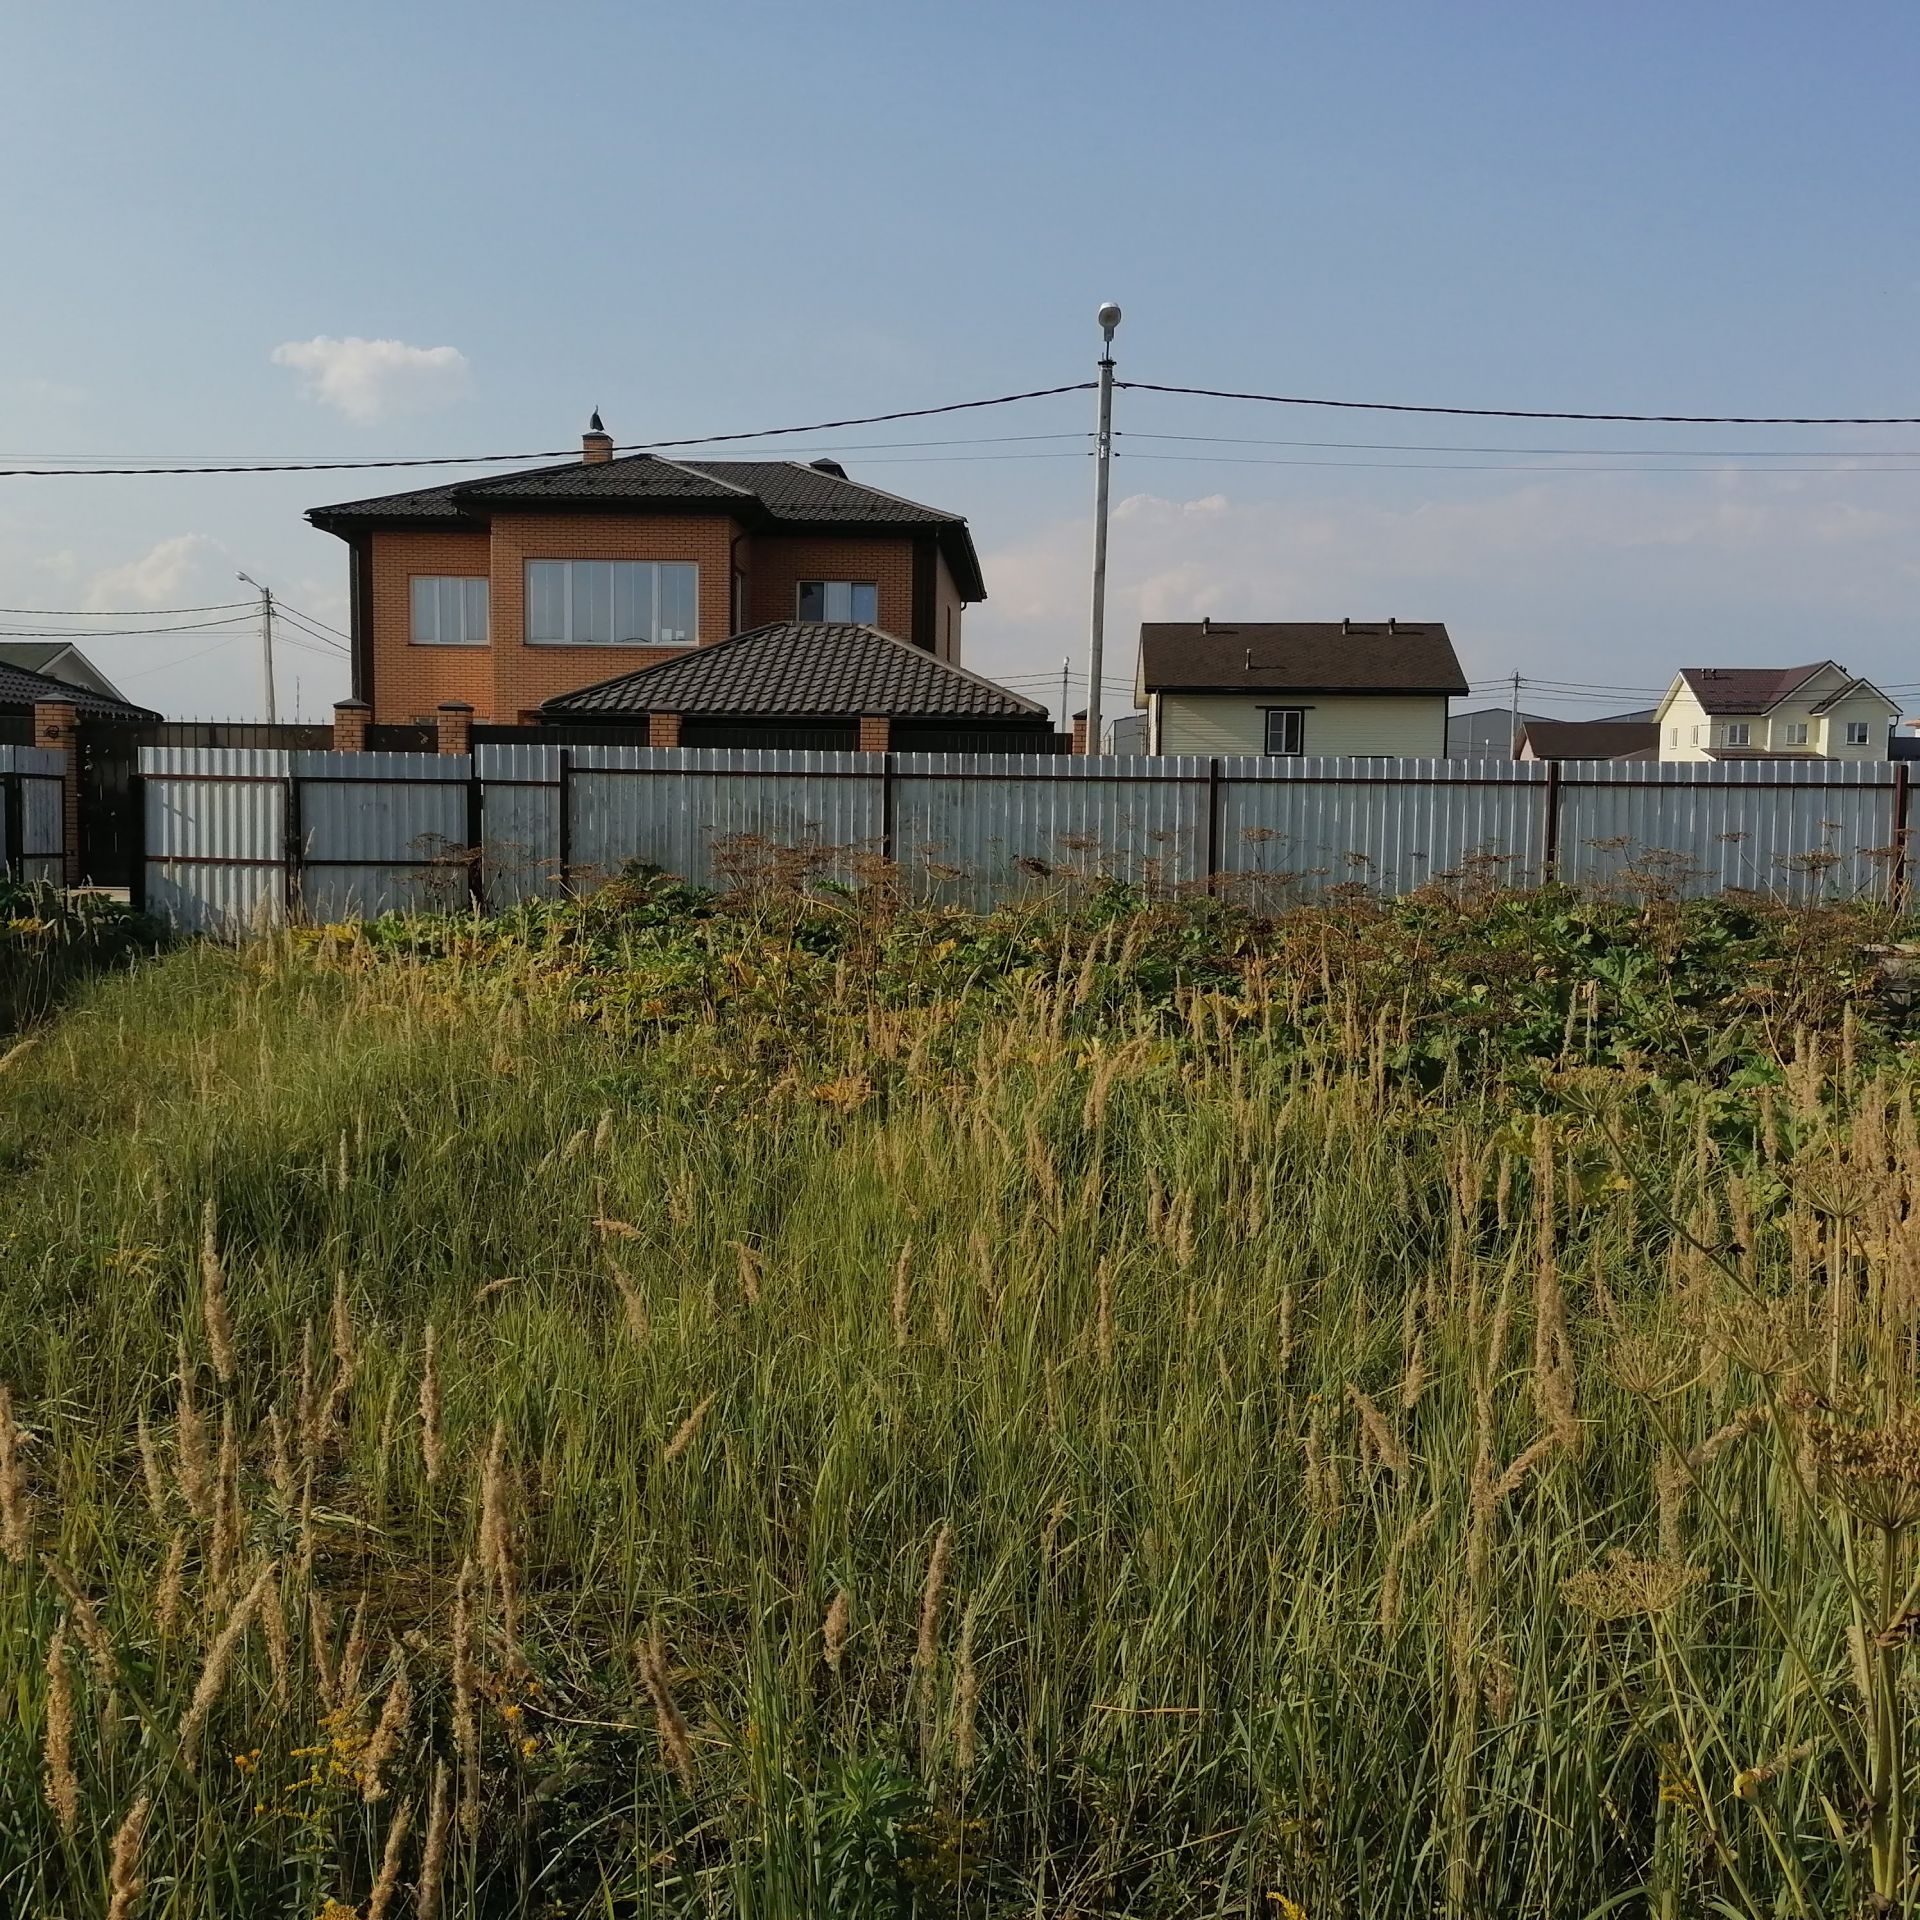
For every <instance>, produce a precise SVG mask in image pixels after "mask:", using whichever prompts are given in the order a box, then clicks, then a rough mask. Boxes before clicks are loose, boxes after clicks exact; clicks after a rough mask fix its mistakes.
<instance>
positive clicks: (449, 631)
mask: <svg viewBox="0 0 1920 1920" xmlns="http://www.w3.org/2000/svg"><path fill="white" fill-rule="evenodd" d="M413 644H414V645H415V646H416V647H484V646H485V645H486V644H487V583H486V580H485V579H484V578H480V579H468V578H465V577H463V576H456V575H451V574H428V573H416V574H415V575H414V576H413Z"/></svg>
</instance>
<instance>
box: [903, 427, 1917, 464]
mask: <svg viewBox="0 0 1920 1920" xmlns="http://www.w3.org/2000/svg"><path fill="white" fill-rule="evenodd" d="M1114 437H1115V438H1116V439H1119V440H1175V441H1191V442H1195V443H1198V444H1200V445H1203V446H1215V447H1317V448H1322V449H1332V450H1335V451H1344V452H1349V453H1532V454H1607V455H1613V456H1617V457H1618V458H1620V459H1623V460H1625V459H1631V458H1634V457H1635V456H1639V455H1645V456H1647V457H1650V458H1653V459H1662V460H1665V459H1675V460H1677V459H1681V458H1691V459H1696V460H1715V459H1720V458H1722V457H1725V458H1727V459H1736V460H1809V459H1820V460H1920V448H1915V447H1826V448H1821V447H1463V446H1457V445H1454V444H1452V443H1449V442H1446V441H1424V440H1271V439H1262V438H1260V437H1258V436H1249V435H1242V434H1223V433H1140V432H1137V431H1134V430H1133V429H1128V430H1127V431H1125V432H1121V433H1116V434H1115V436H1114ZM901 444H902V445H905V444H907V443H906V442H904V441H903V442H902V443H901Z"/></svg>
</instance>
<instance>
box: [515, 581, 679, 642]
mask: <svg viewBox="0 0 1920 1920" xmlns="http://www.w3.org/2000/svg"><path fill="white" fill-rule="evenodd" d="M699 605H700V569H699V568H698V567H697V566H695V565H693V564H692V562H690V561H680V560H529V561H528V562H527V645H528V646H530V647H679V646H687V645H690V644H691V643H692V641H693V639H694V636H695V633H696V631H697V630H698V627H699V623H700V616H699Z"/></svg>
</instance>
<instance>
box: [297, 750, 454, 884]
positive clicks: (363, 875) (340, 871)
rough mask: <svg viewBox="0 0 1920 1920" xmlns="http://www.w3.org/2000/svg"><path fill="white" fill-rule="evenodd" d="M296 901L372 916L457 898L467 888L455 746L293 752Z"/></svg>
mask: <svg viewBox="0 0 1920 1920" xmlns="http://www.w3.org/2000/svg"><path fill="white" fill-rule="evenodd" d="M292 777H293V781H294V785H295V788H296V791H297V795H298V800H299V812H298V848H299V880H298V885H297V887H296V888H295V890H294V891H295V894H296V896H297V900H298V904H299V907H300V910H301V911H302V912H303V913H304V914H305V915H306V916H307V917H308V918H309V919H313V920H357V919H371V918H372V917H373V916H374V915H376V914H381V913H391V912H395V911H397V910H400V909H404V908H408V907H414V908H420V907H451V906H457V905H464V904H465V903H466V900H467V896H468V890H469V873H468V867H469V858H468V830H467V829H468V818H467V797H468V796H467V786H468V777H469V766H468V761H467V757H466V756H465V755H464V754H437V753H296V754H295V755H294V756H293V767H292Z"/></svg>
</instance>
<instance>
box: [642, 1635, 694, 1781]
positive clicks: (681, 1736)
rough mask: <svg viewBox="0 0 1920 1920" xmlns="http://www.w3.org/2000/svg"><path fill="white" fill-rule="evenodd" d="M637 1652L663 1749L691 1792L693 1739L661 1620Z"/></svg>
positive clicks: (643, 1682) (680, 1778) (670, 1763)
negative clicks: (676, 1694)
mask: <svg viewBox="0 0 1920 1920" xmlns="http://www.w3.org/2000/svg"><path fill="white" fill-rule="evenodd" d="M636 1652H637V1654H638V1656H639V1662H640V1678H641V1682H642V1684H643V1685H644V1686H645V1688H646V1690H647V1697H648V1699H649V1700H651V1701H652V1703H653V1713H654V1720H655V1723H656V1725H657V1726H658V1728H659V1733H660V1746H661V1750H662V1751H663V1752H664V1753H665V1755H666V1757H667V1764H668V1765H669V1766H670V1767H671V1768H672V1769H673V1771H674V1773H675V1774H677V1775H678V1776H679V1780H680V1784H681V1786H682V1787H684V1788H685V1789H686V1791H687V1792H689V1793H691V1792H692V1791H693V1781H694V1764H693V1740H692V1737H691V1735H690V1734H689V1733H688V1730H687V1722H686V1718H685V1716H684V1715H683V1714H682V1713H681V1711H680V1708H679V1705H678V1703H677V1702H676V1701H675V1700H674V1697H673V1688H672V1685H671V1674H670V1670H669V1667H668V1663H667V1647H666V1637H665V1635H664V1634H663V1633H662V1632H661V1629H660V1623H659V1621H657V1620H656V1621H655V1622H654V1623H653V1626H652V1627H651V1629H650V1630H649V1631H648V1634H647V1637H646V1638H645V1639H644V1640H643V1641H641V1642H640V1643H639V1646H638V1647H637V1649H636Z"/></svg>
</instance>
